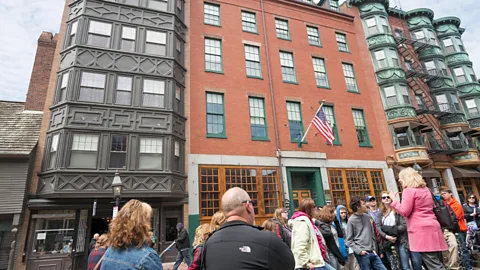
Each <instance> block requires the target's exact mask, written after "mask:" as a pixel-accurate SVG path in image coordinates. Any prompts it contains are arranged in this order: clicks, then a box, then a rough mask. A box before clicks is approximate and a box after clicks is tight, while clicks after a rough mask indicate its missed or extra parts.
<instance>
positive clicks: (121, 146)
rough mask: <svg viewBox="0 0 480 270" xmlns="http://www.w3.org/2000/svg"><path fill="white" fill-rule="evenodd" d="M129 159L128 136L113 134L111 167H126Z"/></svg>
mask: <svg viewBox="0 0 480 270" xmlns="http://www.w3.org/2000/svg"><path fill="white" fill-rule="evenodd" d="M126 159H127V136H126V135H113V136H112V143H111V145H110V164H109V165H110V166H109V167H110V168H125V164H126Z"/></svg>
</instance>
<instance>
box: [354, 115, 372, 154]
mask: <svg viewBox="0 0 480 270" xmlns="http://www.w3.org/2000/svg"><path fill="white" fill-rule="evenodd" d="M352 114H353V122H354V123H355V130H356V131H357V139H358V144H359V145H360V146H370V138H369V136H368V130H367V125H366V123H365V117H364V116H363V110H358V109H353V110H352Z"/></svg>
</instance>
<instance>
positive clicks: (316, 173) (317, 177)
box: [286, 167, 325, 216]
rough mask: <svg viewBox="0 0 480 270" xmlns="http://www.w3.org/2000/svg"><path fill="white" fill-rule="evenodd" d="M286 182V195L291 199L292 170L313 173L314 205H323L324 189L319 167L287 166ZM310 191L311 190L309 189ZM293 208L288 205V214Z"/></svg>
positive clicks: (291, 213)
mask: <svg viewBox="0 0 480 270" xmlns="http://www.w3.org/2000/svg"><path fill="white" fill-rule="evenodd" d="M286 171H287V184H288V197H289V198H291V199H293V189H292V172H294V173H295V172H302V173H313V178H314V187H315V191H316V194H317V197H316V198H312V199H313V200H314V201H315V205H325V190H324V189H323V183H322V175H321V173H320V168H308V167H307V168H305V167H287V168H286ZM310 192H311V190H310ZM290 206H293V203H292V202H291V203H290ZM294 212H295V209H293V208H292V207H290V210H289V214H290V216H291V215H293V213H294Z"/></svg>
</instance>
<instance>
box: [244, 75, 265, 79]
mask: <svg viewBox="0 0 480 270" xmlns="http://www.w3.org/2000/svg"><path fill="white" fill-rule="evenodd" d="M247 78H250V79H257V80H263V77H257V76H251V75H247Z"/></svg>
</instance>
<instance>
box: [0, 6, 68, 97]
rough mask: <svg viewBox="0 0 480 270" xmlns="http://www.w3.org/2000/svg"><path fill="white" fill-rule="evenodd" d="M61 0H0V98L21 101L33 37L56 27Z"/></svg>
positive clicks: (29, 69)
mask: <svg viewBox="0 0 480 270" xmlns="http://www.w3.org/2000/svg"><path fill="white" fill-rule="evenodd" d="M64 3H65V2H64V0H41V1H39V0H37V1H31V0H1V1H0V14H1V15H0V44H1V45H0V100H12V101H25V95H26V93H27V90H28V84H29V83H30V74H31V72H32V67H33V61H34V59H35V53H36V50H37V40H38V38H39V37H40V34H41V33H42V31H49V32H52V33H57V32H58V30H59V29H60V21H61V18H62V12H63V6H64Z"/></svg>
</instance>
